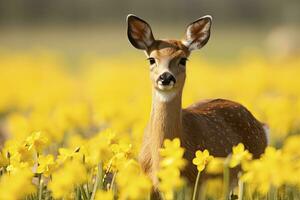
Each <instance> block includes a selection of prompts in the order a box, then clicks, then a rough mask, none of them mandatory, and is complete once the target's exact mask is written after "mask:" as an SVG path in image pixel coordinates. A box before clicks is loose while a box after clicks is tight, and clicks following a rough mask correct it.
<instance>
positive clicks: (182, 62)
mask: <svg viewBox="0 0 300 200" xmlns="http://www.w3.org/2000/svg"><path fill="white" fill-rule="evenodd" d="M186 61H187V58H181V59H180V61H179V64H181V65H183V66H185V65H186Z"/></svg>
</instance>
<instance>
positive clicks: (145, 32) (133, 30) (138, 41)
mask: <svg viewBox="0 0 300 200" xmlns="http://www.w3.org/2000/svg"><path fill="white" fill-rule="evenodd" d="M127 25H128V27H127V35H128V39H129V41H130V43H131V44H132V45H133V46H134V47H135V48H137V49H142V50H148V49H149V48H150V46H151V45H152V44H153V43H154V41H155V40H154V37H153V34H152V30H151V27H150V26H149V24H148V23H147V22H145V21H144V20H142V19H140V18H138V17H137V16H135V15H132V14H130V15H128V16H127Z"/></svg>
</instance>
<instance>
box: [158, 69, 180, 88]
mask: <svg viewBox="0 0 300 200" xmlns="http://www.w3.org/2000/svg"><path fill="white" fill-rule="evenodd" d="M171 82H173V83H172V84H175V83H176V79H175V77H174V76H173V75H172V74H171V73H169V72H164V73H163V74H161V75H160V76H159V78H158V83H159V84H161V85H163V86H167V85H170V84H171Z"/></svg>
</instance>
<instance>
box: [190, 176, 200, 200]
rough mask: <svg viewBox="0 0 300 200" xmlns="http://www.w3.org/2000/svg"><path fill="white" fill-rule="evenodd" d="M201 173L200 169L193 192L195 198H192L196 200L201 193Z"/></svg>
mask: <svg viewBox="0 0 300 200" xmlns="http://www.w3.org/2000/svg"><path fill="white" fill-rule="evenodd" d="M200 174H201V172H200V171H199V172H198V174H197V178H196V182H195V186H194V192H193V198H192V200H196V199H197V197H198V193H199V188H198V187H199V180H200Z"/></svg>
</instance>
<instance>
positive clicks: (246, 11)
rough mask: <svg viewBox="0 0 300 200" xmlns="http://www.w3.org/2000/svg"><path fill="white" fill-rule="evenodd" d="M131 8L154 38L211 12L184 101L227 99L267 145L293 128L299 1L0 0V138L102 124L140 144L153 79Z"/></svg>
mask: <svg viewBox="0 0 300 200" xmlns="http://www.w3.org/2000/svg"><path fill="white" fill-rule="evenodd" d="M129 13H134V14H136V15H137V16H139V17H141V18H142V19H144V20H146V21H147V22H148V23H149V24H150V25H151V26H152V30H153V33H154V36H155V37H156V38H161V39H163V38H170V39H180V38H182V37H183V36H184V32H185V28H186V26H187V24H189V23H191V22H192V21H194V20H196V19H198V18H199V17H201V16H204V15H207V14H209V15H212V16H213V27H212V33H211V38H210V41H209V42H208V44H207V45H206V46H205V47H204V48H203V49H201V50H200V51H195V52H193V54H192V56H191V59H190V61H189V63H188V68H187V69H188V70H187V74H188V75H187V77H188V78H187V82H186V86H185V90H184V97H183V100H184V101H183V102H184V106H187V105H189V104H191V103H193V102H195V101H198V100H199V99H203V98H220V97H221V98H228V99H232V100H236V101H238V102H241V103H243V104H244V105H246V106H247V107H248V108H249V109H250V110H251V111H252V112H253V113H254V114H255V116H257V117H258V119H260V120H261V121H264V122H266V123H268V124H269V126H270V128H271V134H272V136H271V137H272V143H273V144H279V145H280V144H282V141H283V139H284V138H285V137H287V136H288V135H290V134H295V133H298V132H299V129H300V79H299V73H300V59H299V55H300V37H299V35H300V1H299V0H289V1H282V0H264V1H262V0H151V1H141V0H121V1H117V0H110V1H108V0H106V1H105V0H72V1H70V0H69V1H68V0H26V1H25V0H0V92H1V97H0V136H1V137H2V138H17V139H22V138H25V137H26V136H27V135H28V134H30V133H31V132H32V131H44V132H46V134H47V135H48V136H49V138H50V139H51V140H53V141H56V142H61V140H63V139H64V140H65V137H64V136H65V135H68V134H69V135H71V136H72V135H80V137H81V136H84V137H85V136H89V135H91V134H94V133H95V132H97V131H99V130H102V129H103V127H110V128H112V129H113V130H115V131H116V132H117V133H118V134H119V133H120V134H122V133H125V134H124V135H127V136H128V135H129V136H130V137H129V138H130V140H131V141H136V143H135V142H134V145H135V146H136V147H137V149H138V147H139V145H140V140H141V138H142V135H143V129H144V127H145V126H146V123H147V120H148V116H149V112H150V106H151V87H150V81H148V80H149V78H148V76H149V71H148V63H147V61H146V60H145V59H146V58H145V55H144V54H143V53H142V52H140V51H137V50H136V49H135V48H133V47H132V46H131V44H130V43H129V42H128V39H127V34H126V29H127V27H126V26H127V24H126V16H127V14H129ZM1 137H0V141H1ZM3 141H4V139H2V142H3ZM61 143H62V144H64V142H61ZM61 143H60V144H61Z"/></svg>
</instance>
